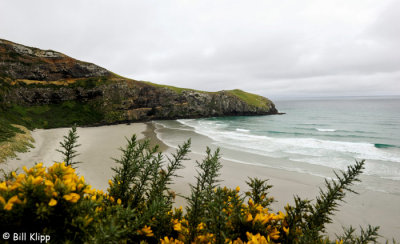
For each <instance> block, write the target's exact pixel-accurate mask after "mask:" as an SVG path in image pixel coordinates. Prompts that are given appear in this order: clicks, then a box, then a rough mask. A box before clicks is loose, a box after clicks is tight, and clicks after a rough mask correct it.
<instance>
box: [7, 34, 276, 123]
mask: <svg viewBox="0 0 400 244" xmlns="http://www.w3.org/2000/svg"><path fill="white" fill-rule="evenodd" d="M71 101H73V102H75V103H77V104H83V105H88V106H89V107H90V108H91V109H92V110H95V112H96V113H98V114H100V115H101V116H100V117H99V118H101V119H98V120H97V121H96V123H93V121H91V122H90V123H89V122H87V123H89V124H87V125H93V124H110V123H120V122H128V121H145V120H152V119H176V118H199V117H211V116H230V115H267V114H276V113H277V112H278V111H277V110H276V108H275V105H274V104H273V103H272V102H271V101H270V100H268V99H267V98H264V97H261V96H258V95H254V94H250V93H246V92H244V91H241V90H232V91H220V92H203V91H196V90H191V89H182V88H176V87H170V86H162V85H157V84H153V83H150V82H142V81H136V80H131V79H126V78H123V77H120V76H117V75H115V74H113V73H111V72H109V71H108V70H106V69H104V68H101V67H99V66H97V65H95V64H91V63H86V62H82V61H78V60H75V59H73V58H70V57H68V56H66V55H64V54H62V53H59V52H55V51H51V50H40V49H37V48H32V47H26V46H23V45H20V44H16V43H12V42H9V41H6V40H0V102H1V103H2V104H3V108H4V107H6V108H9V109H10V108H13V106H15V105H17V106H19V107H20V108H19V110H21V109H22V110H23V109H24V108H32V107H35V108H37V107H38V110H39V111H41V110H40V107H41V106H42V107H43V106H49V105H51V106H54V105H56V106H58V105H59V106H64V105H65V103H68V102H71ZM0 105H1V104H0ZM85 109H86V110H87V108H85ZM42 110H43V109H42ZM61 124H62V123H61ZM84 125H85V124H84Z"/></svg>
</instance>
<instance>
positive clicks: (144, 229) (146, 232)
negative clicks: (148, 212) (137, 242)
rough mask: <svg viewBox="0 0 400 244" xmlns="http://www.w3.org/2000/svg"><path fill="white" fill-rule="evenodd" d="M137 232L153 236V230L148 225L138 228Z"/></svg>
mask: <svg viewBox="0 0 400 244" xmlns="http://www.w3.org/2000/svg"><path fill="white" fill-rule="evenodd" d="M138 233H139V234H140V235H145V236H149V237H150V236H154V234H153V231H152V230H151V228H150V226H147V225H145V226H144V227H143V228H142V229H141V230H138Z"/></svg>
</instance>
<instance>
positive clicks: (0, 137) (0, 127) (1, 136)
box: [0, 117, 23, 143]
mask: <svg viewBox="0 0 400 244" xmlns="http://www.w3.org/2000/svg"><path fill="white" fill-rule="evenodd" d="M16 133H23V131H22V130H21V129H19V128H17V127H14V126H12V125H11V123H10V121H8V120H7V119H5V118H2V117H0V143H1V142H5V141H7V140H8V139H9V138H12V137H14V136H15V135H16Z"/></svg>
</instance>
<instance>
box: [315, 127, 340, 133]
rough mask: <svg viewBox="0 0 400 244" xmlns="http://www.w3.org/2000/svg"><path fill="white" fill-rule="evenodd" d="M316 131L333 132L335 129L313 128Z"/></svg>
mask: <svg viewBox="0 0 400 244" xmlns="http://www.w3.org/2000/svg"><path fill="white" fill-rule="evenodd" d="M315 129H316V130H317V131H321V132H334V131H336V130H335V129H321V128H315Z"/></svg>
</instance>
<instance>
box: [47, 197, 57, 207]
mask: <svg viewBox="0 0 400 244" xmlns="http://www.w3.org/2000/svg"><path fill="white" fill-rule="evenodd" d="M56 204H57V200H55V199H54V198H52V199H51V200H50V202H49V206H50V207H53V206H55V205H56Z"/></svg>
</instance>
